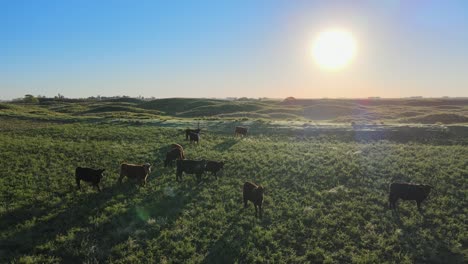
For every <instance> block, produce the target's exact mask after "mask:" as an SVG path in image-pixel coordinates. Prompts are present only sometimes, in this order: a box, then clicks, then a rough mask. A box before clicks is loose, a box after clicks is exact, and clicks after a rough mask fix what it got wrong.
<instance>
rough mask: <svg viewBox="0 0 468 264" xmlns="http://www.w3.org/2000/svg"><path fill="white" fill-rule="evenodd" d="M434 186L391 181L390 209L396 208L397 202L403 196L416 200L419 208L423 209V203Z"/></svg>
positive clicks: (405, 198)
mask: <svg viewBox="0 0 468 264" xmlns="http://www.w3.org/2000/svg"><path fill="white" fill-rule="evenodd" d="M432 188H433V187H432V186H430V185H424V184H414V183H404V182H402V183H399V182H394V183H391V184H390V195H389V197H388V200H389V206H390V209H393V210H396V209H397V208H396V203H397V201H398V199H400V198H401V199H402V200H415V201H416V203H417V205H418V210H420V211H421V203H422V202H423V201H424V200H425V199H426V198H427V196H428V195H429V193H430V192H431V189H432Z"/></svg>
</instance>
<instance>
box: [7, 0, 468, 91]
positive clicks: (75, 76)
mask: <svg viewBox="0 0 468 264" xmlns="http://www.w3.org/2000/svg"><path fill="white" fill-rule="evenodd" d="M466 14H468V2H467V1H462V0H460V1H422V0H421V1H419V0H414V1H396V0H382V1H333V0H332V1H286V0H284V1H272V0H270V1H266V0H265V1H252V0H250V1H242V0H241V1H130V0H127V1H123V0H122V1H117V0H116V1H105V0H102V1H86V0H69V1H59V0H56V1H47V0H43V1H32V0H31V1H22V0H12V1H7V0H0V91H1V93H0V99H11V98H16V97H21V96H23V95H24V94H34V95H39V94H40V95H46V96H54V95H56V94H58V93H61V94H64V95H65V96H67V97H88V96H96V95H105V96H112V95H129V96H138V95H142V96H146V97H150V96H154V97H157V98H162V97H228V96H234V97H241V96H248V97H286V96H295V97H304V98H321V97H367V96H381V97H406V96H413V95H422V96H427V97H438V96H468V74H467V72H468V30H467V28H468V16H467V15H466ZM334 27H340V28H343V29H346V30H348V31H350V32H352V33H353V34H354V36H355V38H356V41H357V43H358V51H357V54H356V57H355V59H354V61H353V62H352V63H351V64H350V65H349V66H348V67H346V68H344V69H342V70H340V71H336V72H329V71H325V70H323V69H321V68H320V67H318V66H317V65H316V64H315V63H314V62H313V60H312V56H311V55H310V49H311V46H312V41H313V39H314V37H315V36H316V35H317V34H318V33H319V32H321V31H323V30H326V29H328V28H334Z"/></svg>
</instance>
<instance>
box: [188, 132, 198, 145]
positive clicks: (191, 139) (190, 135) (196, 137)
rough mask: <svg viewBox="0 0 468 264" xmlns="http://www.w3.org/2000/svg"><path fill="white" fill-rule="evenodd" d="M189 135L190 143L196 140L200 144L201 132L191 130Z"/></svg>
mask: <svg viewBox="0 0 468 264" xmlns="http://www.w3.org/2000/svg"><path fill="white" fill-rule="evenodd" d="M189 137H190V143H193V142H196V143H197V144H198V143H199V142H200V134H199V133H194V132H191V133H190V134H189Z"/></svg>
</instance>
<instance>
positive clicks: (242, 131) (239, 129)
mask: <svg viewBox="0 0 468 264" xmlns="http://www.w3.org/2000/svg"><path fill="white" fill-rule="evenodd" d="M247 130H248V129H247V128H246V127H240V126H236V130H235V131H234V135H235V136H239V135H241V136H247Z"/></svg>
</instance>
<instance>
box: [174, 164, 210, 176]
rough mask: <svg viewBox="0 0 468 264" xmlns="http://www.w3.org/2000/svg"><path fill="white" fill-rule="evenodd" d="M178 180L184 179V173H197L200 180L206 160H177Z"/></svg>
mask: <svg viewBox="0 0 468 264" xmlns="http://www.w3.org/2000/svg"><path fill="white" fill-rule="evenodd" d="M176 166H177V171H176V181H180V180H182V173H184V172H185V173H187V174H195V175H196V176H197V179H198V181H200V180H201V176H202V174H203V173H204V172H205V166H206V160H177V161H176Z"/></svg>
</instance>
